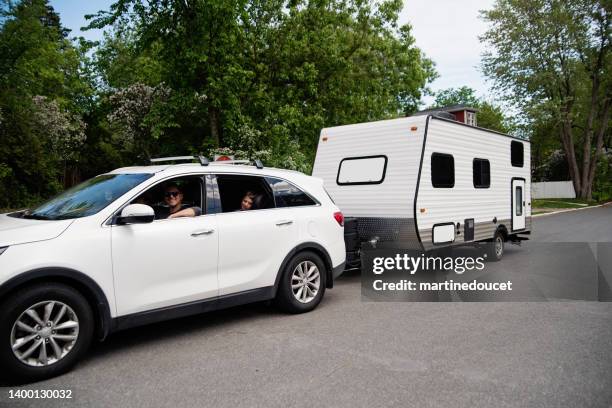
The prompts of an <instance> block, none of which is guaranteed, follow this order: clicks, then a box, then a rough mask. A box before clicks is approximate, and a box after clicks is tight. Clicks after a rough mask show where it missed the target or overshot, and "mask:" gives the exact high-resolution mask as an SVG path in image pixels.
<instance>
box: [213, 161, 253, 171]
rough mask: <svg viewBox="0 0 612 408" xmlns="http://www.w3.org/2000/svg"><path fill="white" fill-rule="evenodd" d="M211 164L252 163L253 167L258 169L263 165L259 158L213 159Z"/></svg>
mask: <svg viewBox="0 0 612 408" xmlns="http://www.w3.org/2000/svg"><path fill="white" fill-rule="evenodd" d="M212 164H215V165H217V164H247V165H253V166H255V167H257V168H258V169H263V167H264V165H263V163H262V162H261V160H259V159H255V160H220V161H215V162H212Z"/></svg>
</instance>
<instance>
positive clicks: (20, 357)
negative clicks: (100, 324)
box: [0, 283, 94, 382]
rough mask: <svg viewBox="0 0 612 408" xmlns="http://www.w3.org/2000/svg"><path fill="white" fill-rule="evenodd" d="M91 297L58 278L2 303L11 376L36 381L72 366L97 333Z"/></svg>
mask: <svg viewBox="0 0 612 408" xmlns="http://www.w3.org/2000/svg"><path fill="white" fill-rule="evenodd" d="M93 327H94V325H93V314H92V311H91V308H90V306H89V304H88V303H87V300H86V299H85V298H84V297H83V296H82V295H81V294H80V293H79V292H77V291H76V290H74V289H72V288H71V287H69V286H66V285H62V284H55V283H47V284H40V285H36V286H31V287H28V288H25V289H23V290H21V291H19V292H17V293H15V294H14V295H13V296H11V297H9V298H8V299H7V300H6V301H5V302H3V303H2V305H0V365H1V366H2V367H3V370H2V371H3V373H2V375H3V376H5V377H6V378H5V379H6V380H9V381H11V382H23V381H36V380H42V379H45V378H49V377H53V376H56V375H59V374H62V373H64V372H66V371H68V370H69V369H70V368H71V367H72V366H73V365H74V364H75V363H76V362H77V361H78V359H79V358H80V357H81V356H82V355H83V353H85V351H86V350H87V348H88V347H89V344H90V343H91V339H92V336H93Z"/></svg>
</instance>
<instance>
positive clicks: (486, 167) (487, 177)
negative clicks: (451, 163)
mask: <svg viewBox="0 0 612 408" xmlns="http://www.w3.org/2000/svg"><path fill="white" fill-rule="evenodd" d="M472 173H473V180H474V187H475V188H489V187H490V186H491V164H490V163H489V161H488V160H486V159H474V162H473V164H472Z"/></svg>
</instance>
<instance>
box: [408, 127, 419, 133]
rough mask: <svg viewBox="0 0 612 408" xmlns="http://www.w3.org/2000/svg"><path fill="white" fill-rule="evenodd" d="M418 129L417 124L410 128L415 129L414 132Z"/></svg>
mask: <svg viewBox="0 0 612 408" xmlns="http://www.w3.org/2000/svg"><path fill="white" fill-rule="evenodd" d="M417 129H418V127H416V126H413V127H411V128H410V130H411V131H413V132H416V130H417Z"/></svg>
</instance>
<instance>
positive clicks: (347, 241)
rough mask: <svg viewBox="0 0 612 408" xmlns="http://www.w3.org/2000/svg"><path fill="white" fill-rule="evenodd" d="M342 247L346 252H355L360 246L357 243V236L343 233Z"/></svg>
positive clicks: (351, 233) (352, 233) (353, 233)
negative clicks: (343, 246) (344, 247)
mask: <svg viewBox="0 0 612 408" xmlns="http://www.w3.org/2000/svg"><path fill="white" fill-rule="evenodd" d="M344 245H345V246H346V251H347V252H348V251H356V250H357V249H359V247H360V246H361V242H359V235H358V234H357V233H356V232H349V233H348V234H347V233H344Z"/></svg>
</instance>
